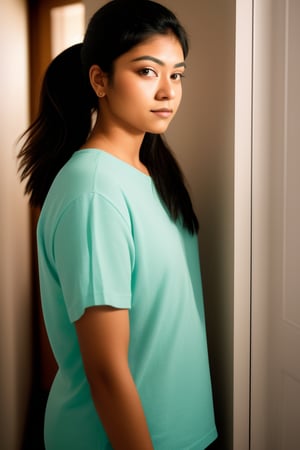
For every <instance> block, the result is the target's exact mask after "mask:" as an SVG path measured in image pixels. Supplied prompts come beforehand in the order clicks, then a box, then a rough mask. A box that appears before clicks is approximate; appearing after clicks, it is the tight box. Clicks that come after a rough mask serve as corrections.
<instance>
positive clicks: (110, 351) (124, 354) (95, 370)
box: [75, 306, 130, 384]
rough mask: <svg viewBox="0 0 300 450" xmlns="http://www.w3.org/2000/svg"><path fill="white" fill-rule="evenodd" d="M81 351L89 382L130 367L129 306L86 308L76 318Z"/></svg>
mask: <svg viewBox="0 0 300 450" xmlns="http://www.w3.org/2000/svg"><path fill="white" fill-rule="evenodd" d="M75 327H76V332H77V336H78V340H79V346H80V351H81V355H82V360H83V364H84V368H85V371H86V375H87V378H88V379H89V382H90V383H91V384H93V381H94V380H96V379H98V378H99V375H100V376H101V378H102V379H103V378H106V377H111V376H112V375H113V374H114V373H116V374H117V373H119V372H120V370H122V369H124V368H126V369H127V367H128V365H127V361H128V359H127V358H128V345H129V337H130V330H129V317H128V310H127V309H116V308H112V307H109V306H94V307H91V308H87V309H86V310H85V313H84V314H83V316H82V317H81V318H80V319H79V320H77V321H76V322H75Z"/></svg>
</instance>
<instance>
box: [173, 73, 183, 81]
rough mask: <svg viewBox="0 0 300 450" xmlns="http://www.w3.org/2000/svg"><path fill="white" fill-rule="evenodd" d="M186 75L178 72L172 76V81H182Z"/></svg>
mask: <svg viewBox="0 0 300 450" xmlns="http://www.w3.org/2000/svg"><path fill="white" fill-rule="evenodd" d="M184 76H185V75H184V73H183V72H176V73H173V74H172V75H171V79H172V80H175V81H177V80H182V78H184Z"/></svg>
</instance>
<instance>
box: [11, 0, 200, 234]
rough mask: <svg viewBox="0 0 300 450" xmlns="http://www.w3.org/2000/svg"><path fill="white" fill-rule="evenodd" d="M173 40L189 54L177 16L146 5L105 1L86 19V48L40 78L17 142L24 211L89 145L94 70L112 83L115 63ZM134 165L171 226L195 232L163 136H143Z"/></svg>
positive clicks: (69, 53)
mask: <svg viewBox="0 0 300 450" xmlns="http://www.w3.org/2000/svg"><path fill="white" fill-rule="evenodd" d="M170 33H171V34H173V35H174V36H175V37H176V38H177V39H178V41H179V43H180V44H181V47H182V50H183V54H184V57H186V56H187V54H188V38H187V34H186V32H185V30H184V28H183V27H182V26H181V24H180V23H179V22H178V20H177V18H176V16H175V15H174V14H173V13H172V12H171V11H169V10H168V9H167V8H165V7H164V6H162V5H160V4H159V3H156V2H154V1H152V0H111V1H109V2H108V3H106V4H105V5H104V6H103V7H102V8H100V9H99V10H98V11H97V12H96V13H95V14H94V16H93V17H92V18H91V20H90V22H89V25H88V28H87V31H86V34H85V37H84V41H83V43H82V44H76V45H74V46H72V47H70V48H68V49H67V50H65V51H63V52H62V53H61V54H60V55H58V56H57V57H56V58H55V59H54V60H53V61H52V62H51V63H50V65H49V66H48V69H47V70H46V73H45V76H44V79H43V84H42V89H41V95H40V106H39V113H38V116H37V118H36V120H35V121H34V122H33V123H32V124H31V126H30V127H29V128H28V129H27V130H26V131H25V133H24V134H23V138H24V139H25V140H24V143H23V146H22V148H21V150H20V152H19V154H18V158H19V160H20V163H19V171H20V172H21V180H24V179H26V178H28V180H27V184H26V187H25V193H27V194H29V195H30V204H31V205H33V206H37V207H42V205H43V203H44V200H45V198H46V195H47V193H48V191H49V188H50V186H51V184H52V182H53V180H54V178H55V176H56V175H57V173H58V172H59V170H60V169H61V168H62V167H63V165H64V164H65V163H66V162H67V161H68V159H69V158H70V157H71V156H72V154H73V153H74V152H75V151H76V150H79V149H80V147H81V146H82V145H83V144H84V143H85V141H86V140H87V138H88V136H89V133H90V131H91V126H92V113H93V112H94V111H96V110H97V109H98V98H97V96H96V94H95V93H94V91H93V89H92V87H91V85H90V83H89V78H88V73H89V68H90V67H91V66H92V65H94V64H96V65H98V66H99V67H101V69H102V70H103V71H104V72H106V73H107V74H108V76H110V77H112V76H113V68H114V61H115V60H116V59H117V58H118V57H119V56H121V55H122V54H124V53H126V52H127V51H129V50H130V49H131V48H133V47H134V46H136V45H138V44H140V43H142V42H143V41H145V40H146V39H147V38H149V37H151V36H153V35H157V34H162V35H166V34H170ZM140 159H141V162H142V163H143V164H145V166H146V167H147V169H148V171H149V173H150V175H151V177H152V179H153V182H154V184H155V186H156V189H157V192H158V194H159V196H160V198H161V200H162V201H163V203H164V204H165V206H166V207H167V210H168V211H169V214H170V216H171V217H172V219H173V220H181V221H182V223H183V226H184V227H185V228H187V229H188V230H189V232H190V233H192V234H193V233H195V232H196V231H197V230H198V220H197V217H196V215H195V213H194V210H193V207H192V203H191V199H190V196H189V194H188V191H187V189H186V186H185V182H184V177H183V174H182V172H181V170H180V168H179V166H178V164H177V162H176V160H175V158H174V156H173V154H172V152H171V150H170V149H169V148H168V146H167V144H166V142H165V141H164V139H163V137H162V136H161V135H154V134H151V133H146V134H145V137H144V140H143V142H142V145H141V149H140Z"/></svg>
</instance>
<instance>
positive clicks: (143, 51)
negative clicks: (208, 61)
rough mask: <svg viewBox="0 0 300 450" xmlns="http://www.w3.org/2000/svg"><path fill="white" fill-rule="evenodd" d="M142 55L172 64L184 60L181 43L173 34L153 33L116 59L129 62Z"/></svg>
mask: <svg viewBox="0 0 300 450" xmlns="http://www.w3.org/2000/svg"><path fill="white" fill-rule="evenodd" d="M143 56H152V57H155V58H156V59H159V60H160V61H162V62H163V63H164V64H172V65H175V64H178V63H181V62H183V61H184V55H183V50H182V47H181V44H180V42H179V40H178V39H177V37H176V36H174V35H173V34H167V35H161V34H157V35H154V36H152V37H150V38H148V39H146V40H145V41H143V42H141V43H140V44H138V45H136V46H135V47H133V48H132V49H130V50H129V51H128V52H126V53H124V54H123V55H122V56H121V57H120V58H118V59H119V60H120V61H121V62H127V63H129V62H132V61H134V60H136V59H139V58H141V57H143Z"/></svg>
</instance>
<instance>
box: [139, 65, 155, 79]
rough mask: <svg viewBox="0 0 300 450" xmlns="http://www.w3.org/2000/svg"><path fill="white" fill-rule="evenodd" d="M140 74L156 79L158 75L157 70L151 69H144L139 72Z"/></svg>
mask: <svg viewBox="0 0 300 450" xmlns="http://www.w3.org/2000/svg"><path fill="white" fill-rule="evenodd" d="M139 74H140V75H142V76H144V77H156V76H157V73H156V72H155V70H153V69H150V67H145V68H144V69H141V70H139Z"/></svg>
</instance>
